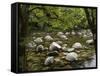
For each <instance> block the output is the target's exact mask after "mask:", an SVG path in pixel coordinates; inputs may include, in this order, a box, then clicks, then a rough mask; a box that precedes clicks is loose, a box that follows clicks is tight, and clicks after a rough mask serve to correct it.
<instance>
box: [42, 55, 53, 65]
mask: <svg viewBox="0 0 100 76" xmlns="http://www.w3.org/2000/svg"><path fill="white" fill-rule="evenodd" d="M53 63H54V57H53V56H50V57H47V58H46V60H45V62H44V65H51V64H53Z"/></svg>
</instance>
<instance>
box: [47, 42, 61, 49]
mask: <svg viewBox="0 0 100 76" xmlns="http://www.w3.org/2000/svg"><path fill="white" fill-rule="evenodd" d="M49 50H50V51H55V50H56V51H60V50H61V46H60V45H59V44H58V43H56V42H52V43H51V44H50V46H49Z"/></svg>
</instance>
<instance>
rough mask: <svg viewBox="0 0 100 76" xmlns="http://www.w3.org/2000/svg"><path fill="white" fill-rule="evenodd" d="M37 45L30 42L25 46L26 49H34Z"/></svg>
mask: <svg viewBox="0 0 100 76" xmlns="http://www.w3.org/2000/svg"><path fill="white" fill-rule="evenodd" d="M36 46H37V45H36V44H35V42H30V43H28V44H27V45H26V47H28V48H35V47H36Z"/></svg>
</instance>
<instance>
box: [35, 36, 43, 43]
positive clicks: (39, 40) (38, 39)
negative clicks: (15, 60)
mask: <svg viewBox="0 0 100 76" xmlns="http://www.w3.org/2000/svg"><path fill="white" fill-rule="evenodd" d="M34 42H36V43H37V44H39V43H42V42H43V40H42V38H41V37H39V38H36V39H35V40H34Z"/></svg>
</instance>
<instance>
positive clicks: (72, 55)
mask: <svg viewBox="0 0 100 76" xmlns="http://www.w3.org/2000/svg"><path fill="white" fill-rule="evenodd" d="M66 60H68V61H74V60H78V54H77V53H75V52H71V53H67V55H66Z"/></svg>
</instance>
